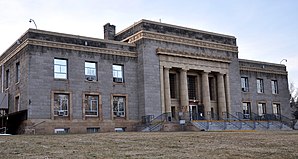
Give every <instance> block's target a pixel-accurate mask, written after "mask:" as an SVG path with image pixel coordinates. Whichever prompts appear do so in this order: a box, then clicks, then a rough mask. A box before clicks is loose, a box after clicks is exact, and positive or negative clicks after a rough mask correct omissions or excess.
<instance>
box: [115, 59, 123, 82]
mask: <svg viewBox="0 0 298 159" xmlns="http://www.w3.org/2000/svg"><path fill="white" fill-rule="evenodd" d="M116 66H120V68H121V70H117V69H115V68H114V67H116ZM112 70H113V71H112V73H113V82H114V83H124V82H125V81H124V65H121V64H113V65H112ZM119 72H120V74H121V77H120V76H119ZM116 74H117V75H116ZM115 75H116V76H115Z"/></svg>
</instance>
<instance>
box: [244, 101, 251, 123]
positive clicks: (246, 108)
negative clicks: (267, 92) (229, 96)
mask: <svg viewBox="0 0 298 159" xmlns="http://www.w3.org/2000/svg"><path fill="white" fill-rule="evenodd" d="M242 108H243V118H244V119H250V111H251V107H250V103H249V102H243V103H242Z"/></svg>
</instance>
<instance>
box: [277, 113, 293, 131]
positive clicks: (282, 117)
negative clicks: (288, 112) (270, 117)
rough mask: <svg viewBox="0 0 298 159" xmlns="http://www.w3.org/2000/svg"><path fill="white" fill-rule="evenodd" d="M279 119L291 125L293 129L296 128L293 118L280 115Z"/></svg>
mask: <svg viewBox="0 0 298 159" xmlns="http://www.w3.org/2000/svg"><path fill="white" fill-rule="evenodd" d="M279 119H280V121H281V122H282V123H283V124H285V125H286V126H288V127H290V128H291V129H294V121H293V120H292V119H290V118H288V117H286V116H283V115H279Z"/></svg>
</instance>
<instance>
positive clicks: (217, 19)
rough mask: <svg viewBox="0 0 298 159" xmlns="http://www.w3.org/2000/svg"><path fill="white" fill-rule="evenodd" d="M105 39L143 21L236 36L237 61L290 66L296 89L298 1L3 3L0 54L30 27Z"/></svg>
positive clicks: (13, 0)
mask: <svg viewBox="0 0 298 159" xmlns="http://www.w3.org/2000/svg"><path fill="white" fill-rule="evenodd" d="M30 18H32V19H34V21H35V22H36V24H37V28H38V29H41V30H48V31H54V32H61V33H69V34H75V35H81V36H88V37H95V38H103V25H104V24H106V23H108V22H109V23H111V24H114V25H116V31H117V32H119V31H121V30H122V29H124V28H126V27H128V26H130V25H132V24H133V23H134V22H137V21H139V20H141V19H148V20H153V21H159V20H161V22H163V23H170V24H174V25H180V26H185V27H190V28H195V29H199V30H205V31H211V32H216V33H222V34H228V35H233V36H235V37H236V38H237V45H238V48H239V58H244V59H250V60H258V61H266V62H271V63H280V62H281V60H282V59H287V62H285V61H283V62H282V64H285V65H286V66H287V69H288V72H289V82H294V83H295V84H296V87H297V86H298V80H297V79H298V68H297V66H298V1H297V0H181V1H179V0H0V53H1V54H2V53H3V52H4V51H5V50H6V49H7V48H8V47H9V46H11V45H12V44H13V43H14V42H15V41H16V40H17V39H18V38H19V37H20V36H21V35H22V34H23V33H25V32H26V30H27V29H28V28H35V26H34V24H33V23H29V19H30Z"/></svg>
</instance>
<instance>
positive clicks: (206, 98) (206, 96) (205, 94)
mask: <svg viewBox="0 0 298 159" xmlns="http://www.w3.org/2000/svg"><path fill="white" fill-rule="evenodd" d="M208 74H209V72H203V73H202V98H203V105H204V117H205V118H206V119H210V118H211V114H208V112H209V113H210V112H211V102H210V92H209V79H208Z"/></svg>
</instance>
